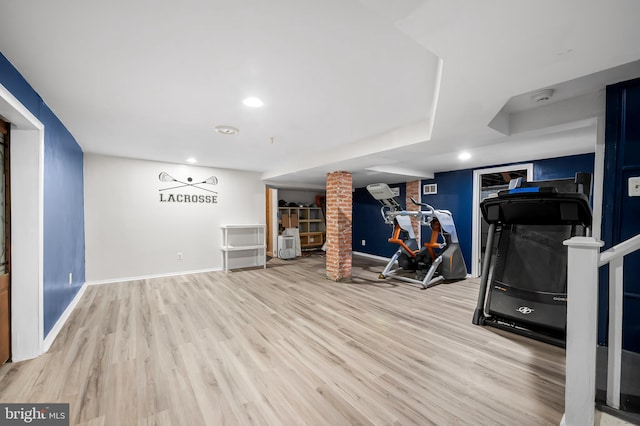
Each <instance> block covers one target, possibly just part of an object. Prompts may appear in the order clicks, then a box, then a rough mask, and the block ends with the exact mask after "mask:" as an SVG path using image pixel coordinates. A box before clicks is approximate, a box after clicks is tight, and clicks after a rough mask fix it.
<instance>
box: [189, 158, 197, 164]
mask: <svg viewBox="0 0 640 426" xmlns="http://www.w3.org/2000/svg"><path fill="white" fill-rule="evenodd" d="M197 162H198V160H196V159H195V158H193V157H189V158H187V163H197Z"/></svg>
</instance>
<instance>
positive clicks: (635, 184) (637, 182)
mask: <svg viewBox="0 0 640 426" xmlns="http://www.w3.org/2000/svg"><path fill="white" fill-rule="evenodd" d="M629 197H640V177H631V178H629Z"/></svg>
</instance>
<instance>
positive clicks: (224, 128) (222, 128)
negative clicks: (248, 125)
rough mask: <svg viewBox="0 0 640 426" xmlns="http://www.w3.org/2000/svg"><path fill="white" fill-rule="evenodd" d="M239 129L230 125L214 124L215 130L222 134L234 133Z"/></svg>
mask: <svg viewBox="0 0 640 426" xmlns="http://www.w3.org/2000/svg"><path fill="white" fill-rule="evenodd" d="M239 131H240V130H239V129H236V128H235V127H231V126H216V132H218V133H222V134H223V135H235V134H236V133H238V132H239Z"/></svg>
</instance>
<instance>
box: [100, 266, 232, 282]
mask: <svg viewBox="0 0 640 426" xmlns="http://www.w3.org/2000/svg"><path fill="white" fill-rule="evenodd" d="M220 271H222V269H221V268H207V269H196V270H193V271H181V272H167V273H166V274H152V275H140V276H137V277H123V278H109V279H107V280H97V281H87V285H102V284H116V283H126V282H129V281H139V280H150V279H153V278H164V277H175V276H177V275H192V274H202V273H205V272H220Z"/></svg>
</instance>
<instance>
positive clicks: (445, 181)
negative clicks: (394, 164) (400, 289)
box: [353, 154, 594, 272]
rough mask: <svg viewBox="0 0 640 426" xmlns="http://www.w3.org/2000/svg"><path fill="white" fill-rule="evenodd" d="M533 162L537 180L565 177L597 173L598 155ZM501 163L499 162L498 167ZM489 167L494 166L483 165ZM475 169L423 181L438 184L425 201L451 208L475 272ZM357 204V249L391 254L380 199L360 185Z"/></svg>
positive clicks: (424, 231) (466, 258)
mask: <svg viewBox="0 0 640 426" xmlns="http://www.w3.org/2000/svg"><path fill="white" fill-rule="evenodd" d="M531 163H533V177H534V180H551V179H565V178H572V177H574V176H575V174H576V172H586V173H593V167H594V154H582V155H574V156H569V157H559V158H549V159H544V160H535V161H531ZM498 166H499V165H496V166H495V167H498ZM489 167H494V166H487V167H482V168H489ZM473 170H474V169H465V170H456V171H452V172H444V173H436V174H435V178H434V179H427V180H423V181H422V185H424V184H428V183H436V184H438V193H437V194H433V195H423V196H422V202H423V203H427V204H430V205H432V206H433V207H434V208H436V209H440V210H449V211H450V212H451V214H452V215H453V220H454V222H455V224H456V229H457V231H458V239H459V240H460V248H461V250H462V255H463V256H464V261H465V263H466V265H467V270H468V272H471V235H472V219H473V218H472V213H473ZM390 186H400V188H401V196H400V201H401V202H402V203H404V197H405V195H404V188H405V185H404V183H403V184H398V185H390ZM353 204H354V205H353V224H354V225H353V226H354V233H353V235H354V237H353V242H354V244H353V250H354V251H358V252H363V253H369V254H375V255H378V256H384V257H391V256H392V255H393V253H394V252H395V250H396V249H397V247H394V245H392V244H390V243H388V242H386V241H387V238H389V236H390V235H391V227H390V226H388V225H385V226H382V225H384V222H383V220H382V217H381V215H380V213H379V210H380V204H379V202H378V201H376V200H374V199H373V197H371V195H370V194H369V193H368V192H367V190H366V188H358V189H356V191H355V194H354V197H353ZM403 205H404V204H403ZM356 229H357V231H356ZM422 235H423V237H424V236H425V235H426V236H428V235H431V234H430V231H429V229H428V228H427V227H423V229H422ZM362 239H365V240H366V241H367V244H366V246H364V247H362V246H361V244H360V243H361V240H362ZM423 240H424V238H423ZM370 241H372V244H370Z"/></svg>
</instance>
